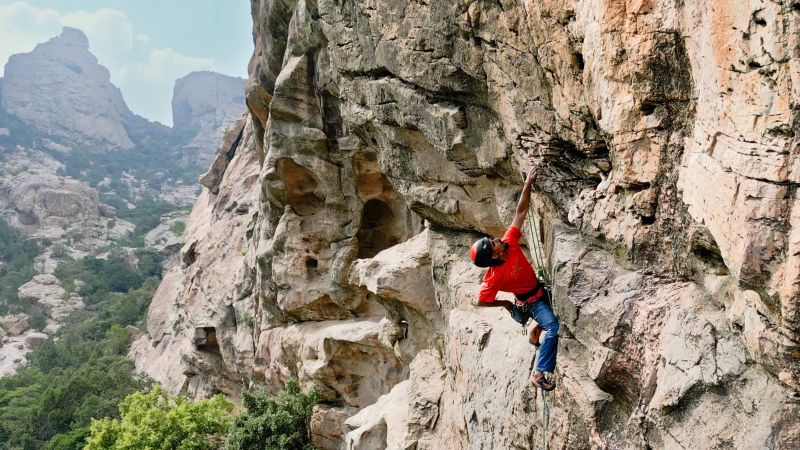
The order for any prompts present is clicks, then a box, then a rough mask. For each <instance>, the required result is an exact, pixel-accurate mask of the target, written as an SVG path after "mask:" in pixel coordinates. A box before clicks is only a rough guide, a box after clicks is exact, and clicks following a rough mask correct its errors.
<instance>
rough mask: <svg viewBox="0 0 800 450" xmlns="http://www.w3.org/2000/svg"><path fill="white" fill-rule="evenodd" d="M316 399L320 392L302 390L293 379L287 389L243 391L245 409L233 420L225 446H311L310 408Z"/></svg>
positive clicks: (236, 449) (282, 449) (242, 449)
mask: <svg viewBox="0 0 800 450" xmlns="http://www.w3.org/2000/svg"><path fill="white" fill-rule="evenodd" d="M317 402H319V392H317V390H316V389H312V390H311V391H309V392H308V393H303V392H302V391H301V390H300V386H299V385H298V384H297V381H295V380H289V382H287V383H286V389H284V390H283V391H281V392H280V393H278V395H277V396H274V397H273V396H271V395H269V394H268V393H267V392H266V391H256V392H253V393H250V392H245V393H244V394H243V397H242V403H243V405H244V407H245V408H246V409H247V411H246V412H244V413H242V414H241V415H239V416H238V417H236V419H235V420H234V422H233V426H232V427H231V430H230V432H229V433H228V438H227V440H226V444H227V446H226V448H227V449H228V450H261V449H275V450H303V449H313V448H314V447H313V446H312V445H311V438H310V436H309V432H308V426H309V422H310V420H311V411H312V409H313V408H314V405H316V404H317Z"/></svg>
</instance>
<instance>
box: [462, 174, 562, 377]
mask: <svg viewBox="0 0 800 450" xmlns="http://www.w3.org/2000/svg"><path fill="white" fill-rule="evenodd" d="M538 174H539V169H538V166H537V167H535V168H533V169H532V170H531V171H530V172H529V173H528V177H527V178H526V179H525V188H524V189H523V190H522V194H521V195H520V197H519V203H517V212H516V215H515V216H514V220H513V221H512V222H511V225H510V226H509V227H508V229H507V230H506V232H505V234H504V235H503V238H502V239H497V238H494V239H491V238H488V237H485V238H482V239H479V240H478V241H476V242H475V244H473V246H472V249H470V257H471V258H472V262H473V263H475V265H476V266H478V267H488V268H489V270H488V271H487V272H486V275H485V276H484V278H483V286H481V290H480V292H479V293H478V301H477V302H476V306H502V307H504V308H505V309H506V310H508V311H509V312H511V313H512V316H515V320H518V321H521V322H522V323H526V322H527V321H528V318H529V317H533V320H535V321H536V323H537V324H538V325H537V326H536V327H533V328H532V329H531V334H530V337H529V339H530V342H531V344H533V345H538V343H539V333H540V332H541V331H542V330H544V333H545V336H544V342H542V344H541V348H540V349H539V358H538V359H537V361H536V366H535V368H534V371H533V373H532V374H531V378H530V380H531V383H533V385H534V386H536V387H538V388H540V389H542V390H544V391H552V390H553V389H554V388H555V387H556V385H555V382H553V381H550V380H548V379H547V378H546V377H545V375H544V373H545V372H550V373H552V372H553V370H554V369H555V367H556V353H557V352H558V319H556V316H555V315H554V314H553V310H552V309H551V307H550V304H549V302H548V300H547V297H548V296H547V295H546V294H545V290H544V289H543V288H542V286H541V284H539V280H538V279H537V278H536V273H535V272H534V270H533V267H532V266H531V264H530V263H529V262H528V260H527V258H525V254H524V253H523V252H522V248H521V247H520V246H519V238H520V237H521V236H522V232H521V231H520V230H521V229H522V223H523V222H524V221H525V216H526V215H527V212H528V206H529V204H530V200H531V186H532V185H533V183H534V182H535V181H536V177H537V175H538ZM498 291H504V292H510V293H512V294H514V296H515V297H516V298H517V302H516V303H517V305H515V304H514V303H512V302H510V301H507V300H497V299H495V296H496V295H497V293H498Z"/></svg>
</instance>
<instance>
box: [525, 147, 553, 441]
mask: <svg viewBox="0 0 800 450" xmlns="http://www.w3.org/2000/svg"><path fill="white" fill-rule="evenodd" d="M539 153H540V155H541V149H540V150H539ZM541 156H542V157H543V155H541ZM525 221H526V222H527V224H528V229H527V233H528V243H529V245H530V248H531V252H530V253H531V257H532V259H533V260H534V264H536V266H537V268H538V270H537V271H536V276H537V277H538V278H539V280H540V281H541V282H543V283H544V284H545V286H546V289H551V290H552V286H553V285H552V284H551V283H552V282H554V279H553V278H552V277H551V276H550V273H549V271H548V270H547V265H546V264H545V258H544V248H543V247H544V246H543V245H542V242H541V241H540V240H539V236H540V234H539V229H538V227H537V226H536V221H535V220H534V218H533V213H532V211H531V208H530V206H529V207H528V212H527V216H526V220H525ZM551 298H552V291H551ZM523 330H525V325H523ZM524 332H525V334H527V331H524ZM541 393H542V424H541V425H542V449H543V450H548V443H547V428H548V426H549V425H550V406H549V405H548V404H547V392H546V391H544V390H542V391H541Z"/></svg>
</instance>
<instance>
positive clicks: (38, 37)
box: [0, 2, 63, 66]
mask: <svg viewBox="0 0 800 450" xmlns="http://www.w3.org/2000/svg"><path fill="white" fill-rule="evenodd" d="M62 26H63V22H62V17H61V16H60V15H59V14H58V12H56V11H54V10H52V9H40V8H36V7H33V6H31V5H29V4H27V3H25V2H14V3H11V4H10V5H5V6H0V62H1V63H2V64H3V66H5V63H6V61H8V57H9V56H11V55H13V54H14V53H22V52H29V51H31V50H33V48H34V47H35V46H36V44H37V43H39V42H44V41H46V40H48V39H49V38H51V37H53V36H56V35H58V34H59V33H60V32H61V27H62Z"/></svg>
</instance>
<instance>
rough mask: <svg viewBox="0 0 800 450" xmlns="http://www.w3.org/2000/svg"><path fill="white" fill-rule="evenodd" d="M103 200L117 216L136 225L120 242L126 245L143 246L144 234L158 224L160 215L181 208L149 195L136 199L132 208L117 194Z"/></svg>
mask: <svg viewBox="0 0 800 450" xmlns="http://www.w3.org/2000/svg"><path fill="white" fill-rule="evenodd" d="M103 201H104V202H105V203H107V204H109V205H111V206H113V207H114V208H116V210H117V217H119V218H120V219H123V220H127V221H128V222H131V223H132V224H134V225H136V230H135V231H134V232H133V236H131V237H130V238H128V239H127V240H125V241H122V242H120V244H121V245H126V246H128V247H144V235H145V234H147V232H149V231H150V230H152V229H153V228H155V227H157V226H158V225H159V223H160V221H161V217H162V216H164V215H165V214H169V213H171V212H174V211H179V210H180V209H181V208H180V207H178V206H176V205H174V204H172V203H169V202H165V201H163V200H160V199H157V198H154V197H153V196H151V195H148V196H145V197H144V198H142V199H140V200H138V201H137V202H136V208H133V209H128V207H127V206H126V203H125V201H124V200H123V199H121V198H119V197H117V196H109V197H105V198H104V199H103Z"/></svg>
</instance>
